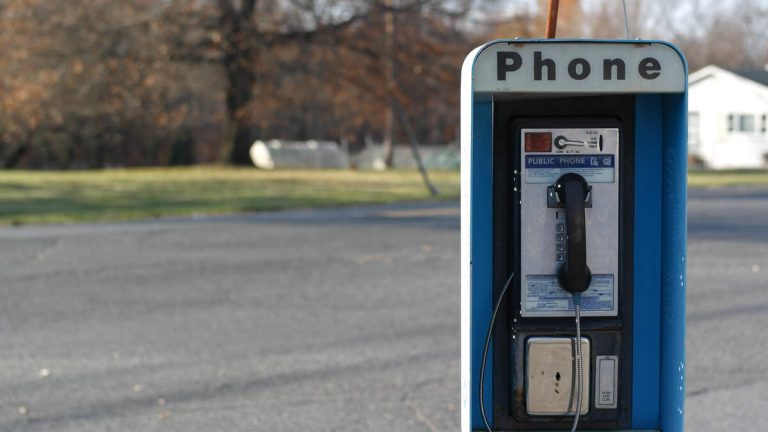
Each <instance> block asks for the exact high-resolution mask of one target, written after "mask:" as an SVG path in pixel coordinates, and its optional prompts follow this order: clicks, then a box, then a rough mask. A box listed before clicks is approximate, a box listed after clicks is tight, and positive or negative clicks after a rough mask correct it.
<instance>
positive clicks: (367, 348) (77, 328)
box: [0, 189, 768, 432]
mask: <svg viewBox="0 0 768 432" xmlns="http://www.w3.org/2000/svg"><path fill="white" fill-rule="evenodd" d="M690 220H691V222H690V243H689V253H690V258H689V263H690V267H689V295H688V319H689V324H688V325H689V326H688V336H689V337H688V369H687V372H688V402H687V403H688V405H687V421H688V425H689V428H688V429H689V430H696V431H708V430H712V431H715V430H718V431H719V430H730V429H735V428H738V427H742V428H745V429H746V428H747V427H749V428H750V429H758V430H759V429H763V430H765V429H768V412H766V408H768V396H766V395H768V381H767V380H768V362H766V361H765V359H764V357H765V356H766V354H768V337H766V334H765V329H766V328H768V314H766V311H767V310H768V289H766V284H765V282H764V277H765V275H766V273H767V272H768V258H766V257H768V223H767V222H766V220H768V191H766V190H758V189H735V190H728V191H722V190H717V191H693V192H692V193H691V202H690ZM458 236H459V218H458V206H457V204H456V203H443V204H413V205H392V206H380V207H368V208H350V209H340V210H322V211H298V212H282V213H268V214H260V215H242V216H229V217H216V218H202V219H187V220H183V219H182V220H170V219H169V220H162V221H148V222H135V223H121V224H89V225H73V226H46V227H22V228H6V229H2V230H0V245H2V250H1V252H0V274H2V275H3V277H4V278H3V282H2V284H0V366H2V367H0V430H2V431H57V432H58V431H78V432H81V431H108V430H114V431H185V432H186V431H201V432H202V431H205V432H211V431H455V430H458V423H459V411H458V409H459V407H458V403H459V288H458V285H459V267H458V263H459V252H458V244H459V243H458V242H459V240H458ZM759 426H763V428H760V427H759Z"/></svg>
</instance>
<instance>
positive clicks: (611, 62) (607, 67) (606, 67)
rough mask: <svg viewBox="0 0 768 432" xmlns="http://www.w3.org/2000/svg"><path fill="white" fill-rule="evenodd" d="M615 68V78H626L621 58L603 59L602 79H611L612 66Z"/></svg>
mask: <svg viewBox="0 0 768 432" xmlns="http://www.w3.org/2000/svg"><path fill="white" fill-rule="evenodd" d="M614 67H615V68H616V79H617V80H623V79H626V74H625V71H624V67H625V65H624V60H622V59H619V58H617V59H605V60H603V79H604V80H611V79H613V68H614Z"/></svg>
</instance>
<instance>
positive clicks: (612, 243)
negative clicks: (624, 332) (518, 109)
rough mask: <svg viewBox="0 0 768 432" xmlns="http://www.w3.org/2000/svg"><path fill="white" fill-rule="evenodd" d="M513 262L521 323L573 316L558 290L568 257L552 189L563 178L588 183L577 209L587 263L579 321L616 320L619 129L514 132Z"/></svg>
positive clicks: (559, 208)
mask: <svg viewBox="0 0 768 432" xmlns="http://www.w3.org/2000/svg"><path fill="white" fill-rule="evenodd" d="M520 133H521V137H520V146H521V149H520V154H521V170H522V173H521V174H522V175H521V181H520V199H521V206H520V208H521V215H520V216H521V217H520V247H521V250H524V251H525V252H526V253H525V254H522V256H521V260H520V275H521V293H520V294H521V295H520V299H521V305H520V308H521V309H520V315H521V316H523V317H572V316H573V314H574V303H573V296H572V295H571V293H569V292H567V291H565V290H564V289H563V287H562V286H561V284H560V283H558V277H557V273H558V269H559V267H560V266H562V265H563V263H564V262H565V261H567V258H568V243H569V241H568V235H569V233H568V228H567V227H568V224H567V223H566V211H565V208H563V205H562V203H560V202H559V197H558V194H557V193H556V191H555V190H554V186H553V185H554V184H555V183H556V182H557V181H558V179H560V178H561V176H563V175H565V174H567V173H574V174H578V175H579V176H581V177H583V179H584V180H586V183H587V184H588V188H589V189H588V192H587V199H586V202H585V204H584V207H585V208H584V213H585V215H584V219H585V231H586V233H587V234H586V262H587V263H588V266H589V270H590V271H591V282H590V283H589V286H588V288H587V290H586V291H584V292H583V293H582V294H581V313H582V316H586V317H596V316H616V315H617V313H618V294H617V285H618V284H617V276H618V267H619V253H618V247H619V239H618V236H619V222H618V221H619V215H618V208H619V184H618V183H619V181H618V179H619V172H618V169H619V130H618V128H574V129H570V128H524V129H521V130H520Z"/></svg>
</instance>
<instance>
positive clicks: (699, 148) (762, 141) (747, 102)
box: [688, 65, 768, 169]
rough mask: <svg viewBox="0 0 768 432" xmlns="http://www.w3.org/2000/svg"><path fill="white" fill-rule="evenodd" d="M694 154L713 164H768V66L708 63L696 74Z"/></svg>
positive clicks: (691, 114) (691, 125) (691, 112)
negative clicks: (722, 65)
mask: <svg viewBox="0 0 768 432" xmlns="http://www.w3.org/2000/svg"><path fill="white" fill-rule="evenodd" d="M689 82H690V90H689V93H688V98H689V99H688V153H689V155H690V157H691V165H692V166H695V165H697V164H698V165H700V166H704V167H708V168H713V169H729V168H731V169H744V168H763V167H766V166H767V165H768V131H767V129H768V119H767V118H766V116H768V70H765V69H763V70H760V69H724V68H721V67H718V66H714V65H710V66H706V67H704V68H702V69H700V70H698V71H696V72H694V73H692V74H691V75H690V78H689Z"/></svg>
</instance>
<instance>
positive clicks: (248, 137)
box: [220, 0, 258, 165]
mask: <svg viewBox="0 0 768 432" xmlns="http://www.w3.org/2000/svg"><path fill="white" fill-rule="evenodd" d="M220 5H221V7H222V8H223V10H222V16H221V29H222V33H223V35H224V39H225V45H224V46H225V52H224V58H223V64H222V65H223V66H224V72H225V74H226V76H227V114H228V115H229V119H230V121H231V122H232V125H233V126H234V129H235V130H234V141H233V143H232V150H231V152H230V154H229V161H230V162H231V163H232V164H235V165H250V163H251V160H250V157H249V155H248V151H249V150H250V148H251V144H252V143H253V139H254V138H255V137H254V136H253V122H252V119H251V116H250V113H248V108H249V105H250V103H251V101H252V100H253V92H254V85H255V84H256V75H255V73H254V71H253V67H254V65H255V64H256V61H257V50H258V48H257V46H258V42H257V41H256V40H255V39H256V32H254V31H253V28H252V26H253V24H252V23H251V21H250V20H251V19H252V15H253V13H254V11H255V10H256V1H255V0H243V1H242V3H241V5H240V9H239V10H238V9H236V8H235V7H234V5H233V3H232V2H230V1H221V2H220Z"/></svg>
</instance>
